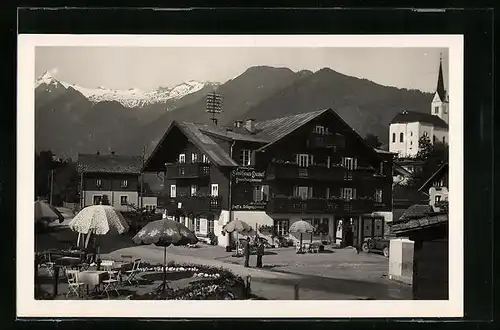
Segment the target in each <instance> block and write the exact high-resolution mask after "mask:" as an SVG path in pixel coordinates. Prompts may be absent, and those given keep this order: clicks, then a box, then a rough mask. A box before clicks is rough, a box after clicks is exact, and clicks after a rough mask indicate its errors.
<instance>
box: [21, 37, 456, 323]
mask: <svg viewBox="0 0 500 330" xmlns="http://www.w3.org/2000/svg"><path fill="white" fill-rule="evenodd" d="M18 47H19V52H18V59H19V61H18V109H17V111H18V127H17V134H18V156H17V157H18V159H17V164H18V165H17V166H18V172H17V173H18V177H17V182H18V185H17V186H18V196H17V201H18V204H17V214H18V215H17V244H18V246H17V313H18V316H19V317H54V318H58V317H140V318H162V317H169V318H172V317H173V318H175V317H183V318H186V317H187V318H196V317H214V318H215V317H217V318H220V317H222V318H224V317H255V318H273V317H287V318H293V317H313V318H322V317H325V318H336V317H460V316H463V291H464V290H463V197H462V195H463V165H462V161H463V133H462V130H463V37H462V36H461V35H398V36H395V35H394V36H391V35H387V36H376V35H372V36H363V35H342V36H336V35H321V36H320V35H301V36H296V35H266V36H263V35H261V36H253V35H243V36H240V35H238V36H236V35H233V36H228V35H203V36H201V35H191V36H187V35H182V36H181V35H162V36H160V35H156V36H152V35H19V37H18ZM449 219H451V222H450V221H449ZM257 300H259V301H257ZM188 303H189V305H188Z"/></svg>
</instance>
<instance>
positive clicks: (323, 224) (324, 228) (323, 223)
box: [302, 218, 328, 235]
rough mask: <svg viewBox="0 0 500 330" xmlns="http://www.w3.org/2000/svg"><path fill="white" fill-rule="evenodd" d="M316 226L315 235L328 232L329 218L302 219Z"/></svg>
mask: <svg viewBox="0 0 500 330" xmlns="http://www.w3.org/2000/svg"><path fill="white" fill-rule="evenodd" d="M302 220H304V221H306V222H309V223H310V224H311V225H312V226H313V227H314V235H321V234H328V218H314V219H312V220H311V219H302Z"/></svg>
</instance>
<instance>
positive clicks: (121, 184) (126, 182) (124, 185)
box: [120, 180, 128, 188]
mask: <svg viewBox="0 0 500 330" xmlns="http://www.w3.org/2000/svg"><path fill="white" fill-rule="evenodd" d="M127 186H128V181H127V180H122V181H121V182H120V187H122V188H127Z"/></svg>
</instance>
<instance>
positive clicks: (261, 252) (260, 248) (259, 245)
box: [257, 240, 264, 268]
mask: <svg viewBox="0 0 500 330" xmlns="http://www.w3.org/2000/svg"><path fill="white" fill-rule="evenodd" d="M263 255H264V242H262V240H259V241H258V242H257V268H262V256H263Z"/></svg>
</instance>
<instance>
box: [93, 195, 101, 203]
mask: <svg viewBox="0 0 500 330" xmlns="http://www.w3.org/2000/svg"><path fill="white" fill-rule="evenodd" d="M101 201H102V196H101V195H94V201H93V202H94V205H99V204H101Z"/></svg>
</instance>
